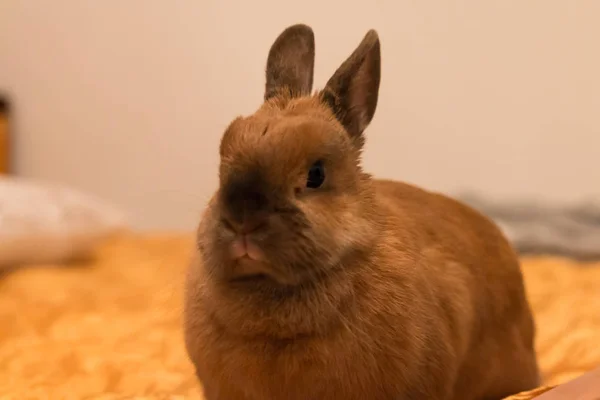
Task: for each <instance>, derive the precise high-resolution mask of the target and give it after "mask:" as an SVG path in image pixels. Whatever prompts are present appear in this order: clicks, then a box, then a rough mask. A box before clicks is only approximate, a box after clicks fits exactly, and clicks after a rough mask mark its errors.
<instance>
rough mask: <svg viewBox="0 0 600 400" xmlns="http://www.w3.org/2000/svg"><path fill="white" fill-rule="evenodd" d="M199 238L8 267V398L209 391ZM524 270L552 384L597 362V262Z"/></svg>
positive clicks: (195, 395) (4, 344) (131, 241)
mask: <svg viewBox="0 0 600 400" xmlns="http://www.w3.org/2000/svg"><path fill="white" fill-rule="evenodd" d="M192 246H193V241H192V238H191V237H190V236H183V235H164V236H159V235H151V236H140V235H135V236H126V237H122V238H119V239H118V240H114V241H112V242H110V243H107V244H106V245H105V246H102V247H101V248H100V249H99V251H98V254H97V257H96V259H95V260H93V261H89V262H82V263H80V264H73V265H69V266H51V265H48V266H36V267H29V268H24V269H18V270H15V271H12V272H6V273H4V274H3V275H4V276H1V277H0V398H1V399H5V398H6V399H37V398H39V399H42V398H43V399H84V398H87V399H91V398H94V399H123V398H137V399H144V398H148V399H150V398H151V399H167V398H186V399H202V395H201V392H200V390H199V388H198V385H197V383H196V381H195V377H194V375H193V370H192V367H191V365H190V363H189V361H188V360H187V357H186V354H185V351H184V348H183V338H182V331H181V312H182V308H181V304H182V290H181V289H182V285H183V278H184V270H185V267H186V265H187V261H188V259H189V256H190V254H191V251H192ZM523 269H524V273H525V278H526V285H527V289H528V293H529V298H530V301H531V304H532V306H533V309H534V311H535V314H536V320H537V325H538V341H537V350H538V352H539V357H540V362H541V366H542V368H543V373H544V377H545V382H544V383H545V384H548V385H554V384H559V383H562V382H564V381H566V380H570V379H572V378H575V377H577V376H578V375H580V374H582V373H584V372H586V371H589V370H591V369H593V368H594V367H596V366H598V365H600V345H599V344H600V296H599V295H598V293H599V289H598V288H600V264H596V265H580V264H577V263H575V262H570V261H567V260H562V259H555V258H537V259H525V260H524V261H523ZM520 398H521V397H520ZM523 398H529V397H523Z"/></svg>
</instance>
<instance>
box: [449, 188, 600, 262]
mask: <svg viewBox="0 0 600 400" xmlns="http://www.w3.org/2000/svg"><path fill="white" fill-rule="evenodd" d="M457 198H458V199H459V200H461V201H463V202H465V203H467V204H469V205H471V206H472V207H473V208H475V209H477V210H479V211H481V212H482V213H484V214H486V215H487V216H488V217H490V218H491V219H492V220H494V221H495V222H496V223H497V224H498V225H499V227H500V228H501V229H502V230H503V231H504V233H505V234H506V235H507V236H508V238H509V239H510V241H511V242H512V244H513V246H514V247H515V249H516V250H517V251H518V252H519V253H520V254H522V255H536V254H551V255H558V256H565V257H570V258H575V259H580V260H598V259H600V203H599V202H589V203H580V204H576V205H572V206H558V205H550V204H542V203H540V202H535V201H514V202H499V201H498V202H495V201H491V200H489V199H485V198H483V197H482V196H475V195H471V194H468V195H462V196H457Z"/></svg>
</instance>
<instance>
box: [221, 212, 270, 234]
mask: <svg viewBox="0 0 600 400" xmlns="http://www.w3.org/2000/svg"><path fill="white" fill-rule="evenodd" d="M267 218H268V215H267V213H262V212H261V213H255V214H253V215H249V216H248V215H246V216H244V218H243V219H242V220H241V221H238V220H236V219H233V218H231V217H230V216H224V218H223V223H224V224H225V225H226V226H227V227H228V228H230V229H231V230H233V231H234V232H236V233H238V234H240V235H248V234H250V233H253V232H255V231H257V230H260V229H262V228H264V227H265V226H266V225H267Z"/></svg>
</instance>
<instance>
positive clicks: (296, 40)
mask: <svg viewBox="0 0 600 400" xmlns="http://www.w3.org/2000/svg"><path fill="white" fill-rule="evenodd" d="M314 67H315V36H314V33H313V31H312V29H311V28H310V27H309V26H307V25H304V24H297V25H292V26H290V27H288V28H287V29H285V30H284V31H283V32H281V34H280V35H279V36H278V37H277V39H276V40H275V42H274V43H273V45H272V46H271V50H270V51H269V57H268V58H267V72H266V77H267V82H266V84H265V100H268V99H270V98H271V97H274V96H276V95H277V94H278V93H282V92H284V93H285V92H287V93H289V94H291V95H292V96H294V97H300V96H307V95H310V92H311V90H312V85H313V73H314Z"/></svg>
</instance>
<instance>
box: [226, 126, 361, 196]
mask: <svg viewBox="0 0 600 400" xmlns="http://www.w3.org/2000/svg"><path fill="white" fill-rule="evenodd" d="M231 128H232V131H230V132H229V133H228V135H229V138H228V139H227V141H228V143H229V144H228V145H226V146H225V149H224V152H223V154H222V157H223V161H224V162H225V164H226V165H227V166H228V167H229V168H227V169H228V170H230V171H231V173H233V174H252V175H255V174H258V175H260V176H262V177H263V178H264V179H265V180H266V181H270V183H271V184H276V185H277V186H280V185H283V186H287V185H289V184H290V183H292V181H293V179H294V177H296V176H298V177H304V175H305V174H306V168H308V167H310V165H312V164H313V163H314V162H315V161H317V160H320V159H327V160H331V161H333V162H335V160H336V159H339V158H343V157H344V154H346V153H347V152H348V148H349V146H350V141H349V139H348V138H347V136H346V134H345V132H344V131H343V130H340V129H339V128H338V126H337V125H336V124H331V123H330V122H329V121H327V120H326V119H318V118H307V117H305V116H303V115H285V116H275V117H270V118H257V117H256V116H252V117H248V118H244V119H240V120H238V122H237V123H236V124H234V125H233V126H232V127H231Z"/></svg>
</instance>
